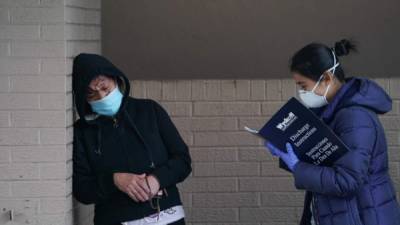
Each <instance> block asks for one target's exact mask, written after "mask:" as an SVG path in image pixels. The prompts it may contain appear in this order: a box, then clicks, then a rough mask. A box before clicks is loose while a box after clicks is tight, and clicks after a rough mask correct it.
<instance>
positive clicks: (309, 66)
mask: <svg viewBox="0 0 400 225" xmlns="http://www.w3.org/2000/svg"><path fill="white" fill-rule="evenodd" d="M351 51H357V49H356V45H355V44H354V42H352V41H349V40H347V39H343V40H341V41H338V42H336V43H335V47H333V48H329V47H328V46H326V45H324V44H320V43H311V44H309V45H306V46H305V47H303V48H302V49H300V50H299V51H298V52H296V54H294V56H293V57H292V59H291V62H290V70H291V71H292V72H297V73H300V74H301V75H303V76H306V77H308V78H310V79H312V80H315V81H317V80H318V79H319V78H320V77H321V75H322V74H323V73H324V72H325V71H326V70H328V69H329V68H331V67H332V66H333V65H334V59H333V54H335V57H336V62H339V58H338V57H341V56H345V55H348V54H349V53H350V52H351ZM335 76H336V77H337V78H338V79H339V80H340V81H344V80H345V74H344V71H343V69H342V67H341V65H339V66H338V67H336V70H335Z"/></svg>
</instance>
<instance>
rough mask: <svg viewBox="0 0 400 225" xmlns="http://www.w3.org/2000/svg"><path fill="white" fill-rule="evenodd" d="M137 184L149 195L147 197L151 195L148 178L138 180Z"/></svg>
mask: <svg viewBox="0 0 400 225" xmlns="http://www.w3.org/2000/svg"><path fill="white" fill-rule="evenodd" d="M137 183H138V185H139V186H140V188H141V189H142V190H144V192H146V193H147V195H150V194H151V190H150V188H149V185H147V182H146V178H144V179H140V180H138V181H137Z"/></svg>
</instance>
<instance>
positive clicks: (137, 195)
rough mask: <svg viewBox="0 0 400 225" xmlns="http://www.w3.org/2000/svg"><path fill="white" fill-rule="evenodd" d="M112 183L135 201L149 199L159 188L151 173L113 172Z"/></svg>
mask: <svg viewBox="0 0 400 225" xmlns="http://www.w3.org/2000/svg"><path fill="white" fill-rule="evenodd" d="M113 178H114V184H115V186H117V188H118V189H119V190H121V191H122V192H124V193H126V194H127V195H129V197H131V198H132V199H133V200H134V201H136V202H146V201H148V200H150V199H151V198H152V197H153V196H154V195H156V194H157V192H158V191H159V189H160V184H159V183H158V180H157V179H156V178H155V177H154V176H153V175H146V174H139V175H138V174H133V173H114V175H113Z"/></svg>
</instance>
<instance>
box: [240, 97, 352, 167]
mask: <svg viewBox="0 0 400 225" xmlns="http://www.w3.org/2000/svg"><path fill="white" fill-rule="evenodd" d="M245 130H246V131H248V132H250V133H252V134H254V135H257V136H259V137H261V138H263V139H266V140H268V141H269V142H271V143H272V144H273V145H275V146H276V147H277V148H279V149H281V150H282V151H286V147H285V146H286V143H287V142H289V143H290V144H291V145H292V146H293V150H294V152H295V154H296V155H297V157H298V158H299V160H300V161H303V162H307V163H311V164H314V165H318V166H332V164H333V163H334V162H335V161H336V160H338V159H339V158H340V157H342V156H343V155H344V154H346V153H347V152H348V151H349V149H348V148H347V147H346V146H345V144H344V143H343V142H342V141H341V140H340V139H339V138H338V137H337V136H336V135H335V133H334V132H333V131H332V130H331V129H330V128H329V127H328V126H327V125H326V124H325V123H324V122H323V121H322V120H320V119H319V118H318V117H317V116H316V115H315V114H314V113H313V112H312V111H311V110H310V109H308V108H307V107H305V106H304V105H303V104H302V103H301V102H299V101H298V100H297V99H296V98H291V99H290V100H289V101H288V102H287V103H286V104H285V105H284V106H282V108H280V109H279V110H278V112H277V113H275V114H274V115H273V116H272V118H271V119H270V120H269V121H268V122H267V123H266V124H265V125H264V126H263V127H262V128H261V130H259V131H258V130H255V129H251V128H249V127H245ZM279 164H280V167H281V168H283V169H286V170H288V168H287V166H286V165H285V164H284V162H283V161H281V160H280V163H279Z"/></svg>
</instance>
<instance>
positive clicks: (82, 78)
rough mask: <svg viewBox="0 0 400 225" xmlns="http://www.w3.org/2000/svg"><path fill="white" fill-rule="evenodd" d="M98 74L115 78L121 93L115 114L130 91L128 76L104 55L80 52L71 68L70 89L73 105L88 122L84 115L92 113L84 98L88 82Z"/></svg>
mask: <svg viewBox="0 0 400 225" xmlns="http://www.w3.org/2000/svg"><path fill="white" fill-rule="evenodd" d="M98 75H105V76H109V77H113V78H117V79H116V80H117V83H118V86H119V88H120V90H121V92H122V93H123V99H122V103H121V106H120V108H119V110H118V112H117V114H116V115H115V116H118V115H119V114H120V112H121V111H122V110H123V108H124V107H125V102H126V98H127V97H128V96H129V93H130V84H129V80H128V78H127V77H126V76H125V74H124V73H122V72H121V71H120V70H119V69H118V68H117V67H116V66H114V65H113V64H112V63H111V62H110V61H109V60H107V59H106V58H105V57H103V56H100V55H97V54H88V53H81V54H79V55H78V56H76V57H75V58H74V61H73V70H72V90H73V95H74V100H75V106H76V109H77V112H78V114H79V117H80V118H82V119H83V120H84V121H86V122H89V121H88V120H87V119H86V117H85V116H88V115H89V114H93V111H92V109H91V106H90V105H89V103H88V102H87V100H86V95H87V89H88V86H89V84H90V82H91V81H92V80H93V79H94V78H95V77H97V76H98Z"/></svg>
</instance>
